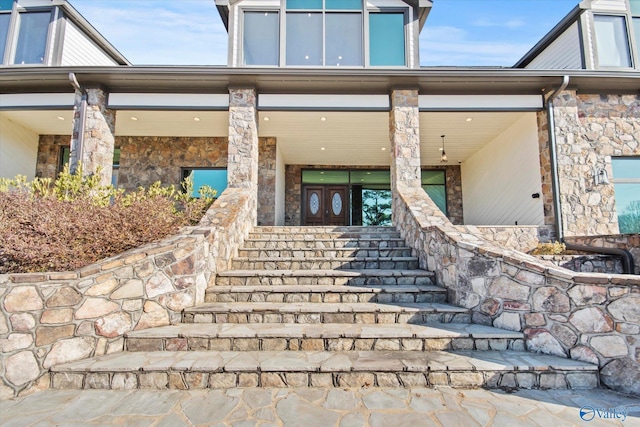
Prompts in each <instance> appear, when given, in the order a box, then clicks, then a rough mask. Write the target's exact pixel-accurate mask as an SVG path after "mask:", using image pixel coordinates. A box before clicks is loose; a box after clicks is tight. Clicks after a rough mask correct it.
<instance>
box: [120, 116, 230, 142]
mask: <svg viewBox="0 0 640 427" xmlns="http://www.w3.org/2000/svg"><path fill="white" fill-rule="evenodd" d="M228 133H229V112H228V111H153V110H151V111H149V110H147V111H139V110H118V113H117V116H116V136H174V137H176V136H183V137H207V136H226V135H227V134H228Z"/></svg>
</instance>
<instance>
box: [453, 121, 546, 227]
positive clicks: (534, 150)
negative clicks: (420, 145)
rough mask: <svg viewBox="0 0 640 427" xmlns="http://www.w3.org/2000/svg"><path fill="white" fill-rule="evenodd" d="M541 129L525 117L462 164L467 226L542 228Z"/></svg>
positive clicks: (465, 221)
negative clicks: (539, 135) (534, 196)
mask: <svg viewBox="0 0 640 427" xmlns="http://www.w3.org/2000/svg"><path fill="white" fill-rule="evenodd" d="M533 193H540V194H541V193H542V184H541V179H540V157H539V152H538V128H537V124H536V115H535V113H529V114H526V115H525V116H524V117H523V118H522V119H520V120H518V121H517V122H515V123H514V124H513V125H512V126H511V127H509V128H508V129H506V130H505V131H504V132H502V133H501V134H500V135H498V136H497V137H496V138H495V139H494V140H493V141H491V142H489V143H488V144H487V145H485V146H484V147H483V148H481V149H480V150H478V151H477V152H476V153H475V154H474V155H473V156H471V157H470V158H469V159H468V160H467V161H465V162H464V163H463V164H462V194H463V200H464V223H465V224H468V225H514V224H515V222H516V221H517V222H518V225H542V224H543V223H544V212H543V207H542V198H538V199H534V198H532V197H531V195H532V194H533Z"/></svg>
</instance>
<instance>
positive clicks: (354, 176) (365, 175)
mask: <svg viewBox="0 0 640 427" xmlns="http://www.w3.org/2000/svg"><path fill="white" fill-rule="evenodd" d="M351 183H352V184H357V185H365V186H367V187H370V186H371V185H376V186H383V187H386V188H389V186H390V185H391V175H390V172H389V171H352V172H351Z"/></svg>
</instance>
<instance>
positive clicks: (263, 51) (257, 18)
mask: <svg viewBox="0 0 640 427" xmlns="http://www.w3.org/2000/svg"><path fill="white" fill-rule="evenodd" d="M279 29H280V17H279V13H278V12H275V11H273V12H268V11H267V12H245V13H244V44H243V52H244V65H278V64H279V63H280V61H279V56H280V42H279V39H280V30H279Z"/></svg>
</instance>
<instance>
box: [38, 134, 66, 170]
mask: <svg viewBox="0 0 640 427" xmlns="http://www.w3.org/2000/svg"><path fill="white" fill-rule="evenodd" d="M70 142H71V137H70V136H69V135H40V139H39V141H38V157H37V160H36V177H38V178H49V179H56V177H57V176H58V173H59V172H60V171H59V169H58V168H59V166H60V156H61V155H62V151H61V150H62V147H69V144H70Z"/></svg>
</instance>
